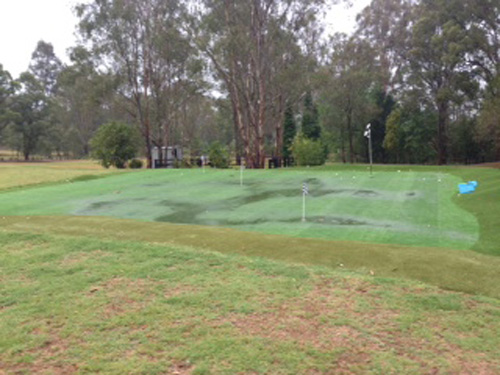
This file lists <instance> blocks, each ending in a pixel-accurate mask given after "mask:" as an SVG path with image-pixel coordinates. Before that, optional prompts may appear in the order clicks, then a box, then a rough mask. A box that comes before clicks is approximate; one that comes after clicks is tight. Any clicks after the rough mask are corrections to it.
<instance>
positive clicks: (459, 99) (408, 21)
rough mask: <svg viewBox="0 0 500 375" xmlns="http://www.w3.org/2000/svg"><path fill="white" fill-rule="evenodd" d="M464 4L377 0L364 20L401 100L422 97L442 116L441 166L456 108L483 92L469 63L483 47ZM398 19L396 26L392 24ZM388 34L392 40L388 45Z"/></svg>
mask: <svg viewBox="0 0 500 375" xmlns="http://www.w3.org/2000/svg"><path fill="white" fill-rule="evenodd" d="M478 1H479V0H478ZM464 3H466V2H463V1H462V0H432V1H431V0H374V2H373V3H372V5H371V6H370V7H369V8H367V10H365V11H364V13H363V14H362V15H361V16H360V17H359V19H358V21H359V27H360V30H359V33H360V34H361V35H364V36H366V38H367V40H369V41H370V42H371V43H372V44H373V45H374V46H376V45H377V43H378V44H379V46H378V48H379V49H380V51H381V52H382V57H381V62H382V63H383V65H386V69H387V67H389V69H390V71H389V73H390V74H391V77H392V78H391V81H390V82H391V85H390V86H391V87H393V88H395V89H396V96H397V97H398V98H399V99H400V100H403V101H405V100H406V99H405V98H406V97H411V99H410V100H415V98H416V99H417V100H418V102H419V105H420V106H421V107H422V108H426V107H427V108H428V109H429V110H431V111H432V110H435V111H436V112H437V113H438V118H437V121H436V140H435V148H436V151H437V153H436V155H437V162H438V164H446V163H447V160H448V145H449V139H448V127H449V123H450V117H451V108H452V107H453V106H461V105H462V104H463V103H464V102H466V101H470V100H474V99H475V95H476V93H477V84H478V82H477V80H476V79H475V74H474V72H472V71H471V67H470V64H469V61H468V59H469V58H470V57H471V56H473V55H474V53H475V49H476V50H477V48H478V47H477V46H475V45H474V43H473V42H472V40H473V38H472V35H473V32H472V31H473V30H472V29H471V27H470V22H469V21H467V22H466V21H465V19H466V14H467V12H466V10H465V8H464ZM392 16H394V22H390V20H391V18H392ZM469 19H470V15H469ZM467 25H469V26H467ZM384 34H387V36H388V37H387V41H386V42H383V36H384ZM384 61H389V63H387V62H386V63H384ZM417 91H418V92H419V95H418V96H417V97H415V95H414V93H415V92H417Z"/></svg>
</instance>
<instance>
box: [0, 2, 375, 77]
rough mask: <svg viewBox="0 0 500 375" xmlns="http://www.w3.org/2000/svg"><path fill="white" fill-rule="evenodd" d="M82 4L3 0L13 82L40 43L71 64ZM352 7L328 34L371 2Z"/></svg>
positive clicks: (339, 9)
mask: <svg viewBox="0 0 500 375" xmlns="http://www.w3.org/2000/svg"><path fill="white" fill-rule="evenodd" d="M138 1H140V0H138ZM80 2H82V1H81V0H0V64H2V65H3V67H4V69H6V70H8V71H9V72H10V73H11V75H12V76H13V78H17V77H18V76H19V74H20V73H22V72H24V71H26V70H27V69H28V65H29V62H30V60H31V54H32V52H33V51H34V50H35V48H36V45H37V43H38V41H39V40H44V41H45V42H48V43H52V45H53V46H54V49H55V52H56V55H57V56H58V57H59V58H60V59H61V60H62V61H64V62H68V59H67V56H66V50H67V49H68V48H69V47H71V46H74V45H75V42H76V37H75V35H74V31H75V26H76V23H77V18H76V17H75V15H74V14H73V11H72V8H73V6H74V5H75V4H77V3H80ZM352 2H353V7H352V8H350V9H347V8H346V6H345V5H337V6H334V7H333V8H332V11H331V12H330V15H329V17H328V20H327V27H328V30H329V31H330V30H331V31H332V33H333V32H334V31H342V32H347V33H349V32H351V31H352V30H353V28H354V23H355V17H356V14H357V13H358V12H359V11H360V10H361V9H363V8H364V7H365V6H366V5H368V4H369V2H370V0H352Z"/></svg>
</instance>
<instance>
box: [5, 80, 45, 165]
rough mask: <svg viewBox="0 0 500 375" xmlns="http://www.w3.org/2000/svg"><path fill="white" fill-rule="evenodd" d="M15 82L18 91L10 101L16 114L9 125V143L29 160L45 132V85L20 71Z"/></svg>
mask: <svg viewBox="0 0 500 375" xmlns="http://www.w3.org/2000/svg"><path fill="white" fill-rule="evenodd" d="M17 84H18V85H19V91H18V92H17V94H16V96H15V97H14V98H13V103H12V111H13V112H15V113H16V116H15V118H14V120H13V121H12V123H11V125H10V126H9V130H10V133H11V136H10V137H9V143H10V146H12V147H13V148H14V149H16V150H18V151H20V152H21V153H22V154H23V156H24V159H25V160H29V158H30V156H32V154H34V153H35V152H36V151H38V150H39V149H40V145H41V141H42V138H43V137H44V136H45V135H46V133H47V128H48V127H47V122H48V119H49V115H50V112H49V111H50V109H49V101H48V98H47V96H46V95H45V87H44V86H43V85H42V84H41V83H40V82H38V80H37V79H36V78H35V76H33V75H32V74H31V73H29V72H25V73H22V74H21V76H20V78H19V79H18V80H17Z"/></svg>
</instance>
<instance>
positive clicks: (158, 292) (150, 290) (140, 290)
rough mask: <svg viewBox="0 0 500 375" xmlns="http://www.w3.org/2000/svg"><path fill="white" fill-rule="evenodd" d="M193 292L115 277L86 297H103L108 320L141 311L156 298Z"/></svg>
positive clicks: (90, 291)
mask: <svg viewBox="0 0 500 375" xmlns="http://www.w3.org/2000/svg"><path fill="white" fill-rule="evenodd" d="M195 292H196V289H195V288H193V287H192V286H189V285H176V286H175V287H169V286H168V285H167V284H165V283H163V282H161V281H159V280H153V279H130V278H125V277H115V278H112V279H110V280H108V281H106V282H104V283H102V284H100V285H96V286H93V287H91V288H90V290H89V291H88V296H89V297H90V298H92V297H94V296H99V295H104V297H105V301H107V303H106V304H105V306H104V307H103V313H104V315H105V316H106V317H107V318H110V317H113V316H118V315H124V314H127V313H134V312H139V311H142V310H144V309H145V308H146V307H147V306H149V305H150V304H152V303H154V302H155V300H156V299H157V298H167V299H168V298H173V297H178V296H181V295H184V294H189V293H195Z"/></svg>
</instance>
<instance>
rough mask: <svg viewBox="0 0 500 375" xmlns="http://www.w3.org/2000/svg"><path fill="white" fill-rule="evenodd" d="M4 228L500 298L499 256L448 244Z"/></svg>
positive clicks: (142, 227)
mask: <svg viewBox="0 0 500 375" xmlns="http://www.w3.org/2000/svg"><path fill="white" fill-rule="evenodd" d="M0 229H4V230H8V231H18V232H21V231H22V232H26V233H47V234H50V233H57V234H63V235H71V236H90V237H95V238H107V239H112V240H119V239H123V240H130V241H133V240H135V241H144V242H149V243H167V244H175V245H183V246H192V247H195V248H199V249H208V250H212V251H219V252H223V253H227V254H241V255H247V256H259V257H266V258H271V259H275V260H280V261H287V262H295V263H305V264H312V265H322V266H327V267H332V268H348V269H352V270H360V271H362V272H364V273H366V274H368V273H369V272H370V271H372V272H374V273H375V274H376V275H379V276H384V277H400V278H407V279H413V280H420V281H422V282H426V283H429V284H433V285H437V286H439V287H441V288H444V289H450V290H455V291H462V292H467V293H473V294H483V295H488V296H492V297H496V298H500V273H499V272H498V270H499V269H500V257H496V256H487V255H482V254H479V253H476V252H473V251H468V250H463V251H457V250H450V249H444V248H425V247H408V246H397V245H380V244H366V243H361V242H353V241H325V240H316V239H307V238H290V237H288V236H280V235H265V234H261V233H252V232H242V231H239V230H234V229H228V228H217V227H207V226H191V225H175V224H167V223H148V222H137V221H134V220H120V219H113V218H105V217H63V216H61V217H45V216H41V217H37V216H33V217H4V218H1V217H0Z"/></svg>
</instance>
